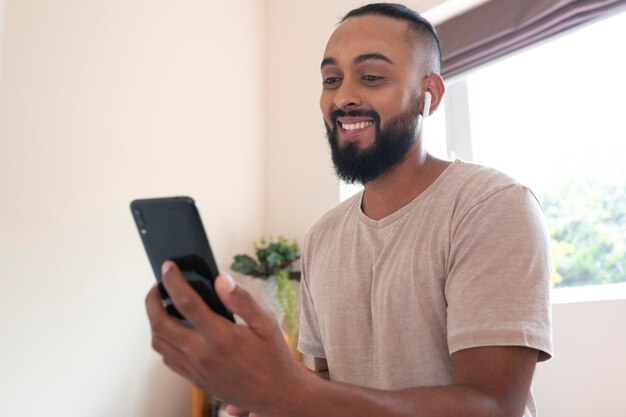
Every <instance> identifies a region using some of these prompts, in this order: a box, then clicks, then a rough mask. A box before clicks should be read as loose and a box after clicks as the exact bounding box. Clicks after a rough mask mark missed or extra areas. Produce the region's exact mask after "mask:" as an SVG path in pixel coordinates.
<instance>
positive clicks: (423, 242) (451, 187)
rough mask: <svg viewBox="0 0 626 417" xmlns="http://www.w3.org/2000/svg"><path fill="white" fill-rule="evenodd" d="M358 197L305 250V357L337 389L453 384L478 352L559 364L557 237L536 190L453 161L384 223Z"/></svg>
mask: <svg viewBox="0 0 626 417" xmlns="http://www.w3.org/2000/svg"><path fill="white" fill-rule="evenodd" d="M361 200H362V193H359V194H357V195H355V196H354V197H352V198H351V199H349V200H346V201H344V202H343V203H341V204H339V205H338V206H337V207H335V208H334V209H332V210H331V211H329V212H328V213H326V214H325V215H324V216H323V217H322V218H321V219H320V220H318V222H317V223H316V224H315V225H314V226H313V228H312V229H311V230H310V231H309V233H308V235H307V237H306V239H305V241H304V244H303V251H302V272H303V275H302V286H301V288H302V313H301V323H300V326H301V329H300V341H299V349H300V351H301V352H302V353H304V354H306V355H311V356H315V357H320V358H326V360H327V362H328V366H329V371H330V378H331V380H334V381H339V382H346V383H351V384H355V385H361V386H367V387H373V388H380V389H387V390H399V389H402V388H409V387H420V386H440V385H448V384H450V383H452V381H453V379H452V378H453V375H452V362H451V358H450V355H451V354H453V353H454V352H457V351H459V350H462V349H467V348H472V347H479V346H527V347H531V348H534V349H537V350H539V351H540V352H541V353H540V360H546V359H548V358H549V357H551V355H552V338H551V318H550V300H549V289H550V275H551V262H550V249H549V248H550V239H549V237H548V234H547V231H546V227H545V224H544V219H543V213H542V210H541V207H540V205H539V203H538V202H537V200H536V199H535V197H534V196H533V194H532V193H531V192H530V190H528V189H527V188H525V187H523V186H521V185H520V184H518V183H517V182H515V181H514V180H512V179H511V178H509V177H508V176H506V175H504V174H502V173H500V172H498V171H496V170H493V169H490V168H485V167H481V166H478V165H474V164H469V163H465V162H461V161H456V162H454V163H453V164H451V165H450V166H449V167H448V168H447V169H446V170H445V171H444V173H443V174H442V175H441V176H440V177H439V178H438V179H437V180H436V181H435V182H434V183H433V184H432V185H431V186H430V187H429V188H428V189H427V190H426V191H424V192H423V193H422V194H421V195H419V196H418V197H417V198H416V199H415V200H413V201H412V202H410V203H409V204H408V205H406V206H405V207H403V208H401V209H400V210H398V211H396V212H395V213H393V214H391V215H389V216H387V217H385V218H384V219H382V220H379V221H376V220H372V219H370V218H369V217H367V216H365V214H363V212H362V211H361ZM534 415H536V412H535V407H534V403H533V399H532V395H531V396H529V399H528V403H527V409H526V411H525V414H524V416H534Z"/></svg>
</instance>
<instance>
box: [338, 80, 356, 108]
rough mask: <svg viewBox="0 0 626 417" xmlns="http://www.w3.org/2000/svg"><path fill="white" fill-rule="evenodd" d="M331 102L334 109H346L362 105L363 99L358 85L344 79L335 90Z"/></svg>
mask: <svg viewBox="0 0 626 417" xmlns="http://www.w3.org/2000/svg"><path fill="white" fill-rule="evenodd" d="M333 102H334V104H335V106H336V107H338V108H340V109H346V108H351V107H358V106H360V105H361V104H362V103H363V98H362V97H361V92H360V89H359V88H358V85H356V83H354V82H353V81H352V80H350V79H349V78H348V77H345V78H344V79H343V81H342V83H341V85H340V86H339V87H338V88H337V90H336V93H335V97H334V100H333Z"/></svg>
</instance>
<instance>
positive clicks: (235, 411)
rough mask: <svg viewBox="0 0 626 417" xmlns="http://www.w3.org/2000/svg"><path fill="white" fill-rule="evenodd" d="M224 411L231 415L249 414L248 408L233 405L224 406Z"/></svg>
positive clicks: (244, 415)
mask: <svg viewBox="0 0 626 417" xmlns="http://www.w3.org/2000/svg"><path fill="white" fill-rule="evenodd" d="M226 413H228V415H231V416H233V417H246V416H248V415H249V414H250V412H249V411H248V410H244V409H243V408H239V407H235V406H234V405H227V406H226Z"/></svg>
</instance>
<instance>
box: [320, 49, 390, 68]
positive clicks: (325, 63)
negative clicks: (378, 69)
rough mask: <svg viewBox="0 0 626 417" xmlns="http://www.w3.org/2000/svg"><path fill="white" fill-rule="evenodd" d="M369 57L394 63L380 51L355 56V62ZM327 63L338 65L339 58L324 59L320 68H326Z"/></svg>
mask: <svg viewBox="0 0 626 417" xmlns="http://www.w3.org/2000/svg"><path fill="white" fill-rule="evenodd" d="M369 59H374V60H378V61H384V62H387V63H389V64H393V63H394V62H393V61H392V60H391V59H389V58H387V57H386V56H385V55H383V54H379V53H378V52H371V53H367V54H361V55H359V56H357V57H356V58H354V60H353V62H354V64H355V65H356V64H360V63H361V62H364V61H367V60H369ZM326 65H337V60H336V59H335V58H333V57H327V58H324V59H322V65H320V68H324V66H326Z"/></svg>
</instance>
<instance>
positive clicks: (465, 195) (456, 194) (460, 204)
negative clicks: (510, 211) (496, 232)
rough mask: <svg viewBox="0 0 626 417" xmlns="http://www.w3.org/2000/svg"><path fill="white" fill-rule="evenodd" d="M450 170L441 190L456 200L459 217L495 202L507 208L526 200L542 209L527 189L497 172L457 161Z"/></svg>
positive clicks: (455, 205) (454, 202)
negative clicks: (461, 214) (473, 209)
mask: <svg viewBox="0 0 626 417" xmlns="http://www.w3.org/2000/svg"><path fill="white" fill-rule="evenodd" d="M451 168H452V169H451V170H450V172H449V174H448V175H447V176H446V178H445V179H444V181H442V184H441V187H440V189H441V190H442V193H444V194H447V198H448V199H452V200H453V201H451V203H453V205H454V207H455V211H456V214H460V213H466V212H467V211H469V210H471V209H472V208H475V207H476V206H479V205H482V204H490V203H496V202H498V203H500V204H505V205H506V204H509V203H514V202H520V201H524V202H525V203H527V204H528V203H530V205H533V206H537V207H539V202H538V201H537V199H536V198H535V196H534V194H533V193H532V191H530V189H528V187H526V186H524V185H522V184H520V183H519V182H518V181H516V180H515V179H513V178H512V177H510V176H509V175H507V174H505V173H503V172H501V171H499V170H497V169H494V168H490V167H486V166H482V165H477V164H472V163H468V162H462V161H456V162H455V163H454V164H453V165H452V167H451Z"/></svg>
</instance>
